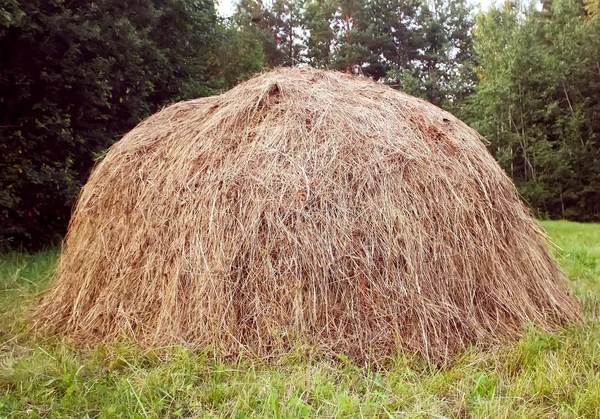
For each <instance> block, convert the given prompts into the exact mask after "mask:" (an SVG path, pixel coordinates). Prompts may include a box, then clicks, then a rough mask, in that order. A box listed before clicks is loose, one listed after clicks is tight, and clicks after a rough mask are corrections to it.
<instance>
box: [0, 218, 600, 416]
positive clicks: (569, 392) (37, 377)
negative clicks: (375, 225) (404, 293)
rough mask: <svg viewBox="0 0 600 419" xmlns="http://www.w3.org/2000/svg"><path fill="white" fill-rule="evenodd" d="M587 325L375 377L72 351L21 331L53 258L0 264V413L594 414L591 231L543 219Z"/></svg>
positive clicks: (596, 243) (596, 266)
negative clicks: (444, 364) (443, 364)
mask: <svg viewBox="0 0 600 419" xmlns="http://www.w3.org/2000/svg"><path fill="white" fill-rule="evenodd" d="M542 224H543V226H544V227H545V228H546V230H547V231H548V233H549V234H550V236H551V237H552V239H553V241H554V242H555V243H556V245H557V246H559V247H560V249H561V250H560V251H557V257H558V258H559V260H560V263H561V265H562V266H563V268H564V269H565V271H566V272H567V274H568V275H569V277H570V279H571V282H572V287H573V289H574V290H575V293H576V294H577V296H578V298H579V299H580V300H581V302H582V305H583V308H584V314H585V321H584V324H583V325H580V326H576V327H575V326H572V327H570V328H568V329H566V330H564V331H562V332H560V333H557V334H547V333H542V332H539V331H536V330H534V329H528V330H527V331H526V334H525V337H524V338H523V339H521V340H520V341H519V342H517V343H514V344H508V345H506V346H505V347H503V349H501V350H498V351H493V352H489V351H488V352H482V351H480V350H478V349H476V348H473V349H472V350H471V351H469V352H468V353H465V354H464V355H463V356H462V357H461V358H460V359H458V360H457V362H456V364H455V365H454V366H453V367H452V368H446V369H438V368H435V367H432V366H430V365H427V363H426V362H424V361H423V360H422V359H419V358H418V357H410V356H408V355H399V356H398V357H397V358H396V359H392V360H390V361H389V362H388V363H387V364H386V365H385V367H384V368H383V369H380V370H373V369H370V368H368V367H364V366H358V365H355V364H353V363H351V362H349V361H347V360H346V359H345V358H344V357H343V356H340V357H339V359H335V360H329V359H322V358H312V359H311V358H310V357H308V356H306V355H301V354H291V355H289V356H288V357H287V358H286V359H280V360H277V362H276V363H274V364H273V363H272V364H264V363H261V362H260V361H249V360H240V361H238V362H234V361H228V362H223V361H222V360H220V359H218V358H217V357H215V356H214V355H213V354H212V353H211V352H210V351H208V350H207V351H205V352H201V353H198V352H196V353H193V352H190V351H189V350H187V349H185V348H180V347H169V348H160V349H154V350H150V351H142V350H140V349H136V348H135V347H133V346H128V345H125V344H110V345H100V346H97V347H95V348H93V349H91V350H81V349H76V348H75V347H74V346H73V345H72V344H71V343H70V342H68V341H66V340H60V339H59V338H52V339H49V340H39V339H38V340H35V339H33V338H32V337H29V336H28V335H27V334H26V333H24V331H25V330H26V318H27V308H28V307H31V305H32V304H34V302H35V300H34V297H35V295H36V293H38V292H40V291H41V290H43V289H44V288H45V287H46V286H47V284H48V281H49V280H50V278H51V276H52V272H53V269H54V264H55V261H56V257H57V253H56V252H44V253H39V254H36V255H22V254H10V255H4V256H1V257H0V307H1V308H0V310H1V314H2V316H1V319H0V417H27V418H35V417H107V418H110V417H114V418H121V417H136V418H138V417H139V418H146V417H152V418H156V417H173V418H177V417H222V416H225V417H236V418H237V417H240V418H242V417H290V418H292V417H308V416H321V417H384V418H386V417H399V416H402V417H505V418H518V417H523V418H537V417H600V323H599V322H598V318H599V315H600V225H598V224H577V223H571V222H563V221H559V222H543V223H542Z"/></svg>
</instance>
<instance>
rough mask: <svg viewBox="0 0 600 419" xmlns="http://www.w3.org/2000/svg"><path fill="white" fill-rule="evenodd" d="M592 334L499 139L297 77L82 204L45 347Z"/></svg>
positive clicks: (128, 146) (423, 342) (404, 105)
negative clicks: (535, 330)
mask: <svg viewBox="0 0 600 419" xmlns="http://www.w3.org/2000/svg"><path fill="white" fill-rule="evenodd" d="M577 318H578V308H577V305H576V303H575V302H574V301H573V300H572V299H571V298H570V297H569V296H568V293H567V289H566V284H565V278H564V276H563V274H562V273H561V272H560V271H559V269H558V268H557V266H556V264H555V262H554V260H553V259H552V258H551V256H550V255H549V253H548V250H547V240H546V237H545V236H544V234H543V232H542V231H541V230H540V228H539V227H538V225H537V223H536V222H535V221H534V219H533V218H532V216H531V214H530V212H529V211H528V210H527V209H526V207H525V206H524V205H523V204H522V203H521V201H520V200H519V197H518V195H517V193H516V191H515V187H514V185H513V184H512V182H511V180H510V179H509V178H508V176H507V175H506V174H505V173H504V172H503V171H502V169H501V168H500V167H499V165H498V164H497V163H496V161H495V160H494V159H493V157H492V156H491V155H490V154H489V153H488V151H487V150H486V148H485V146H484V144H483V143H482V138H481V137H480V136H479V135H478V134H477V133H476V132H475V131H473V130H472V129H470V128H469V127H467V126H466V125H465V124H464V123H462V122H461V121H459V120H458V119H456V118H455V117H453V116H452V115H451V114H449V113H447V112H445V111H442V110H440V109H438V108H437V107H435V106H433V105H431V104H428V103H426V102H425V101H422V100H420V99H416V98H414V97H411V96H408V95H405V94H402V93H399V92H397V91H394V90H392V89H390V88H388V87H385V86H382V85H381V84H377V83H375V82H372V81H370V80H367V79H364V78H356V77H352V76H349V75H344V74H339V73H333V72H324V71H317V70H312V69H281V70H277V71H273V72H271V73H268V74H264V75H261V76H259V77H256V78H254V79H252V80H250V81H248V82H246V83H243V84H241V85H239V86H238V87H236V88H234V89H233V90H231V91H229V92H227V93H225V94H223V95H220V96H216V97H210V98H203V99H198V100H192V101H189V102H183V103H178V104H175V105H173V106H170V107H168V108H166V109H164V110H163V111H161V112H159V113H157V114H155V115H154V116H152V117H150V118H148V119H147V120H145V121H144V122H142V123H141V124H140V125H138V126H137V127H136V128H135V129H134V130H132V131H131V132H130V133H128V134H127V135H125V137H124V138H123V139H122V140H121V141H119V142H117V143H116V144H115V145H114V146H113V147H112V148H111V149H110V151H109V152H108V154H107V155H106V157H105V158H104V160H103V161H102V162H101V163H100V164H98V166H97V167H96V168H95V170H94V172H93V173H92V175H91V177H90V179H89V181H88V183H87V185H86V186H85V187H84V188H83V191H82V193H81V196H80V198H79V201H78V204H77V207H76V210H75V212H74V214H73V219H72V222H71V225H70V230H69V233H68V237H67V240H66V246H65V249H64V252H63V255H62V258H61V260H60V265H59V268H58V273H57V278H56V281H55V283H54V286H53V289H52V290H51V292H50V293H49V294H48V295H47V296H46V297H45V298H44V299H43V301H42V304H41V307H40V308H39V310H38V311H37V313H36V320H37V324H38V326H39V327H40V328H41V329H42V330H51V331H55V332H60V333H65V334H67V335H70V336H73V337H75V338H76V339H78V340H81V341H92V342H93V341H98V340H103V339H114V338H120V337H124V336H126V337H133V338H134V339H136V340H138V341H139V342H141V343H142V344H143V345H150V346H153V345H165V344H184V345H190V346H194V347H198V346H205V345H208V346H214V347H215V348H216V350H218V352H219V353H222V354H239V353H240V351H244V350H246V349H247V350H249V351H252V352H253V353H255V354H258V355H259V356H269V355H274V354H279V353H285V352H286V351H288V350H290V348H291V347H293V346H294V345H297V344H298V343H300V342H301V343H306V344H309V345H312V346H313V347H318V348H320V349H321V350H325V351H328V352H333V353H345V354H347V355H349V356H351V357H354V358H355V359H363V360H364V359H366V360H374V359H379V358H381V357H383V356H385V355H390V354H393V353H395V352H396V351H397V350H398V349H399V348H402V349H407V350H409V351H413V350H414V351H418V352H420V353H422V354H424V355H426V356H427V357H429V358H430V359H432V360H435V361H440V360H444V359H447V358H448V357H449V356H451V355H453V354H455V353H456V352H457V351H460V350H461V349H464V348H465V347H466V346H468V345H469V344H472V343H483V344H489V343H494V342H497V341H499V340H504V339H511V338H514V337H516V336H518V335H519V334H520V332H521V331H522V330H523V325H524V323H525V322H528V321H533V322H536V323H539V324H540V325H541V327H543V328H546V329H553V328H554V327H556V326H558V325H560V324H563V323H564V322H566V321H571V320H575V319H577Z"/></svg>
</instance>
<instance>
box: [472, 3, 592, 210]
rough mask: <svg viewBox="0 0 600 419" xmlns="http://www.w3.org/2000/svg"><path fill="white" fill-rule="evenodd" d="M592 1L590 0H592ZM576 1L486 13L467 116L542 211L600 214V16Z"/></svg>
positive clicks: (480, 28) (478, 38)
mask: <svg viewBox="0 0 600 419" xmlns="http://www.w3.org/2000/svg"><path fill="white" fill-rule="evenodd" d="M589 6H593V2H590V3H589ZM593 10H594V9H593V8H592V7H589V8H588V11H586V9H585V8H584V4H583V3H581V2H579V1H575V0H557V1H554V2H550V1H548V2H545V3H544V7H543V9H542V10H541V11H538V10H537V9H535V8H529V9H524V10H521V9H519V7H517V6H516V5H510V4H506V5H505V6H503V7H500V8H492V9H491V10H489V11H488V12H487V13H484V14H481V15H480V16H479V18H478V19H479V21H478V29H477V32H476V43H475V47H476V53H477V57H478V60H479V65H478V67H477V72H478V75H479V79H480V80H479V83H478V85H477V89H476V94H475V95H474V96H473V97H472V98H471V100H470V102H471V103H470V106H469V108H470V109H469V114H468V115H467V119H468V120H469V121H470V122H471V123H472V125H474V126H475V127H476V128H477V129H479V131H480V132H481V133H482V134H484V135H485V136H486V137H487V138H488V140H490V142H491V144H490V150H491V151H492V153H494V154H495V155H496V157H497V158H498V160H499V161H500V163H501V164H502V165H503V166H504V168H505V169H506V171H507V172H508V173H509V174H510V175H511V176H512V177H513V179H514V180H515V182H516V184H517V186H518V187H519V189H520V192H521V193H522V195H523V196H524V197H525V199H526V200H527V201H528V202H529V203H530V204H531V205H532V207H533V208H534V209H536V211H537V212H538V214H539V215H542V216H544V215H545V216H550V217H555V218H568V219H574V220H580V221H598V220H600V118H599V115H600V100H599V98H600V16H598V15H597V14H594V13H593Z"/></svg>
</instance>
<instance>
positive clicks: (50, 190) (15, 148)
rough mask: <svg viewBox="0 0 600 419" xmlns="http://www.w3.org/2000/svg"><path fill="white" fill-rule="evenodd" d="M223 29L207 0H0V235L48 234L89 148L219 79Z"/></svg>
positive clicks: (61, 222)
mask: <svg viewBox="0 0 600 419" xmlns="http://www.w3.org/2000/svg"><path fill="white" fill-rule="evenodd" d="M231 35H232V33H231V32H228V31H227V29H226V28H224V27H222V26H221V25H220V24H219V21H218V19H217V16H216V14H215V10H214V3H213V1H212V0H126V1H122V0H119V1H116V0H98V1H95V2H87V1H83V0H72V1H68V2H64V1H60V0H54V1H47V0H27V1H17V0H9V1H6V0H3V1H2V3H0V58H1V62H2V67H1V69H0V92H1V93H0V118H1V121H0V141H1V144H0V150H1V154H0V247H6V246H7V245H12V246H21V245H24V246H25V247H26V248H33V247H39V246H43V245H46V244H48V243H50V242H52V241H55V240H56V239H57V238H60V236H61V235H62V234H63V233H64V232H65V229H66V225H67V222H68V220H69V217H70V211H71V206H72V203H73V200H74V199H75V197H76V195H77V193H78V190H79V188H80V187H81V185H82V184H83V183H84V181H85V179H86V177H87V175H88V173H89V171H90V169H91V167H92V166H93V164H94V158H95V156H97V155H99V154H100V153H101V152H102V151H103V150H105V149H106V148H107V147H108V146H109V145H110V144H112V143H113V142H114V141H115V140H117V139H119V138H120V137H121V136H122V135H123V134H124V133H126V132H127V131H128V130H129V129H131V128H132V127H133V126H134V125H135V124H136V123H137V122H138V121H140V120H141V119H142V118H144V117H145V116H147V115H148V114H149V113H151V112H153V111H155V110H157V109H158V108H159V107H161V106H163V105H165V104H166V103H168V102H171V101H173V100H179V99H184V98H191V97H197V96H205V95H209V94H214V93H216V92H217V91H218V90H217V89H219V88H224V87H227V84H228V82H229V81H230V80H227V77H226V75H224V74H222V73H223V72H221V73H219V72H215V71H214V70H215V68H216V67H217V66H218V65H219V60H225V59H226V56H224V55H218V51H219V49H220V48H221V47H220V45H221V44H222V43H228V42H227V41H228V37H231ZM251 70H255V68H251V69H248V68H243V69H241V74H247V72H248V71H251Z"/></svg>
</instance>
